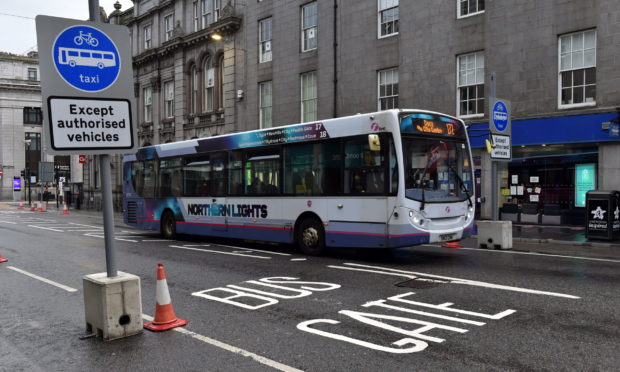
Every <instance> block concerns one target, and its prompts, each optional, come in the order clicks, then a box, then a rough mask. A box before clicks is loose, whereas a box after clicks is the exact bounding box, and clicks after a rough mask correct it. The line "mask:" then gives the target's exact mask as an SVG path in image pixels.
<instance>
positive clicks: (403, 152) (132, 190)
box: [123, 110, 475, 254]
mask: <svg viewBox="0 0 620 372" xmlns="http://www.w3.org/2000/svg"><path fill="white" fill-rule="evenodd" d="M123 161H124V165H123V173H124V180H123V187H124V191H123V195H124V200H123V209H124V221H125V223H126V224H128V225H131V226H134V227H136V228H138V229H144V230H155V231H161V234H162V235H163V236H164V237H165V238H174V237H175V236H176V234H177V233H182V234H191V235H203V236H217V237H228V238H239V239H247V240H258V241H268V242H281V243H296V244H297V245H298V246H299V247H300V249H301V250H302V251H303V252H304V253H306V254H320V253H321V252H322V251H323V250H324V249H325V247H355V248H396V247H403V246H412V245H418V244H425V243H433V242H444V241H456V240H459V239H462V238H464V237H467V236H469V235H470V234H471V229H472V226H473V221H474V205H475V203H474V200H473V195H474V192H473V187H474V183H473V176H472V174H473V173H472V157H471V151H470V147H469V139H468V136H467V131H466V128H465V125H464V123H463V122H462V121H461V120H459V119H457V118H454V117H450V116H447V115H443V114H440V113H435V112H429V111H419V110H387V111H381V112H376V113H369V114H360V115H355V116H349V117H342V118H337V119H330V120H323V121H318V122H314V123H304V124H296V125H289V126H282V127H275V128H268V129H262V130H255V131H250V132H242V133H235V134H229V135H222V136H216V137H210V138H200V139H192V140H187V141H182V142H175V143H168V144H162V145H155V146H150V147H145V148H141V149H139V150H138V151H137V153H136V154H135V155H127V156H125V157H124V159H123Z"/></svg>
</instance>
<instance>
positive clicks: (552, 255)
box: [425, 244, 620, 263]
mask: <svg viewBox="0 0 620 372" xmlns="http://www.w3.org/2000/svg"><path fill="white" fill-rule="evenodd" d="M425 245H428V244H425ZM428 246H429V247H440V246H435V245H428ZM458 249H465V250H468V251H482V252H489V253H491V252H493V253H509V254H524V255H529V256H546V257H559V258H570V259H574V260H586V261H601V262H614V263H620V260H612V259H608V258H593V257H580V256H565V255H561V254H551V253H539V252H520V251H509V250H494V249H493V250H491V249H482V248H458Z"/></svg>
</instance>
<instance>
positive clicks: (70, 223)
mask: <svg viewBox="0 0 620 372" xmlns="http://www.w3.org/2000/svg"><path fill="white" fill-rule="evenodd" d="M69 225H73V226H81V227H90V228H92V229H103V227H102V226H93V225H84V224H83V223H75V222H69Z"/></svg>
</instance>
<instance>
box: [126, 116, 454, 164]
mask: <svg viewBox="0 0 620 372" xmlns="http://www.w3.org/2000/svg"><path fill="white" fill-rule="evenodd" d="M410 113H424V114H430V115H438V116H443V117H446V118H450V119H453V120H456V121H459V122H462V121H461V120H460V119H458V118H456V117H453V116H450V115H445V114H442V113H438V112H433V111H428V110H413V109H392V110H385V111H378V112H371V113H366V114H356V115H351V116H344V117H339V118H334V119H326V120H320V121H314V122H308V123H300V124H293V125H284V126H279V127H272V128H265V129H257V130H252V131H247V132H238V133H230V134H224V135H220V136H215V137H206V138H196V139H190V140H184V141H179V142H173V143H165V144H158V145H153V146H148V147H142V148H140V149H138V151H137V152H136V154H134V155H126V156H125V158H124V160H125V161H132V160H147V159H157V158H163V157H169V156H181V155H190V154H196V153H201V152H206V151H222V150H232V149H243V148H252V147H260V146H269V145H273V144H286V143H295V142H311V141H315V140H322V139H327V138H338V137H347V136H354V135H361V134H370V133H380V132H393V131H399V126H398V116H399V115H401V114H410Z"/></svg>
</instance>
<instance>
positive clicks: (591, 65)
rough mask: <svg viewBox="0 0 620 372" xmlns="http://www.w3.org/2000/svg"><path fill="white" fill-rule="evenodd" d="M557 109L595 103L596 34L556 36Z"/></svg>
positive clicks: (584, 32)
mask: <svg viewBox="0 0 620 372" xmlns="http://www.w3.org/2000/svg"><path fill="white" fill-rule="evenodd" d="M559 48H560V52H559V54H560V60H559V63H560V79H559V85H560V96H559V105H560V107H575V106H590V105H594V104H596V31H595V30H589V31H583V32H576V33H574V34H570V35H563V36H560V45H559Z"/></svg>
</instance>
